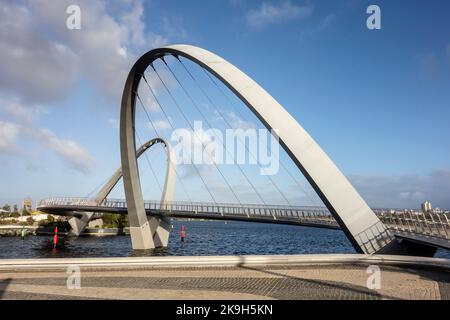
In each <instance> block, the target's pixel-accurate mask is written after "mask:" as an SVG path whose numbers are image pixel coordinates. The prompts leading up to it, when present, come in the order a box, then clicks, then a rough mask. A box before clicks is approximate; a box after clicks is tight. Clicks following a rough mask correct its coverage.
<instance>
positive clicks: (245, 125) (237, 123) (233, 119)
mask: <svg viewBox="0 0 450 320" xmlns="http://www.w3.org/2000/svg"><path fill="white" fill-rule="evenodd" d="M227 118H228V119H227V121H228V123H230V125H231V127H232V128H233V129H244V130H246V129H256V125H255V124H254V123H253V122H250V121H246V120H243V119H241V118H240V117H239V116H238V115H236V114H235V113H234V112H229V113H228V115H227Z"/></svg>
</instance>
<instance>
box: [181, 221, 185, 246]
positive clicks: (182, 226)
mask: <svg viewBox="0 0 450 320" xmlns="http://www.w3.org/2000/svg"><path fill="white" fill-rule="evenodd" d="M185 236H186V233H185V231H184V225H181V242H184V237H185Z"/></svg>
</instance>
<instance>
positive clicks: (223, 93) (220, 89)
mask: <svg viewBox="0 0 450 320" xmlns="http://www.w3.org/2000/svg"><path fill="white" fill-rule="evenodd" d="M175 57H176V58H177V59H178V60H179V61H180V63H181V64H182V65H183V66H184V63H183V62H182V61H181V60H180V59H179V57H178V56H175ZM184 67H185V66H184ZM185 68H186V67H185ZM200 68H201V69H202V70H203V72H204V73H205V74H206V76H207V77H208V78H209V80H210V81H211V82H212V83H213V84H214V86H215V87H216V88H217V89H218V91H219V92H220V93H221V94H222V95H223V96H224V97H225V99H226V100H227V101H228V103H229V104H230V106H232V107H233V109H234V110H236V111H237V113H238V115H239V117H241V118H242V119H245V117H244V116H243V114H242V113H241V111H240V109H239V108H236V107H235V105H234V103H233V102H232V101H231V99H230V97H228V95H227V94H226V93H225V92H224V91H223V90H222V88H221V87H220V86H219V85H218V84H217V82H216V81H215V80H214V78H213V77H212V76H211V75H210V74H209V72H208V71H207V70H206V69H205V68H204V67H203V66H200ZM280 164H281V167H282V168H283V169H284V170H285V171H286V173H287V174H288V175H289V177H290V178H291V179H292V180H293V181H294V183H295V184H297V186H299V187H300V189H301V190H302V191H303V193H304V194H305V195H306V197H307V198H308V199H309V201H311V203H313V204H315V205H317V201H315V200H314V199H313V198H312V197H311V195H310V194H309V193H308V192H307V191H306V189H305V187H304V186H303V185H302V184H301V183H300V182H299V181H298V180H297V179H296V178H295V176H294V175H293V173H292V172H291V171H290V170H289V168H287V166H286V165H285V164H284V163H283V161H282V159H280Z"/></svg>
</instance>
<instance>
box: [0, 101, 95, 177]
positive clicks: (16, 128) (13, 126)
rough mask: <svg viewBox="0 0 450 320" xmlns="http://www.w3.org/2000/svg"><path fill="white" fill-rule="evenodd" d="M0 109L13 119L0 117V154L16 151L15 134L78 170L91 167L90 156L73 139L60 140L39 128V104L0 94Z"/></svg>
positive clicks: (86, 170) (89, 169) (87, 169)
mask: <svg viewBox="0 0 450 320" xmlns="http://www.w3.org/2000/svg"><path fill="white" fill-rule="evenodd" d="M0 110H2V111H4V112H6V113H7V114H9V115H11V116H13V117H14V118H15V119H16V121H17V122H15V123H13V122H5V121H0V154H2V153H17V151H18V150H19V149H20V147H19V146H18V144H17V138H18V137H19V136H26V137H27V138H28V139H29V140H31V141H37V142H39V143H41V144H42V145H43V146H44V147H46V148H48V149H50V150H52V151H54V152H55V153H56V154H57V155H58V156H59V157H61V158H62V159H63V160H64V161H65V162H66V163H68V164H69V166H70V167H71V168H73V169H75V170H78V171H80V172H82V173H85V174H87V173H89V172H90V171H91V169H92V166H93V163H94V160H93V157H92V156H91V155H90V154H89V153H88V152H87V151H86V150H85V149H84V148H83V147H82V146H81V145H80V144H78V143H77V142H75V141H73V140H63V139H60V138H58V137H57V136H56V134H55V133H53V132H52V131H50V130H49V129H46V128H39V127H37V126H36V124H35V121H36V119H37V118H38V116H39V115H40V113H41V112H42V111H41V110H40V109H39V108H36V107H31V106H27V105H24V104H22V103H21V102H20V101H19V100H17V99H6V98H3V97H1V96H0Z"/></svg>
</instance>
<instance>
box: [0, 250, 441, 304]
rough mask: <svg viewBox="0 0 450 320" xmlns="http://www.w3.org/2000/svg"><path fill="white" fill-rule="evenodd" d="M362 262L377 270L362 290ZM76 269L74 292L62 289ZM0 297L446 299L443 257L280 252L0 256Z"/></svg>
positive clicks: (364, 272)
mask: <svg viewBox="0 0 450 320" xmlns="http://www.w3.org/2000/svg"><path fill="white" fill-rule="evenodd" d="M368 265H376V266H378V267H379V268H380V271H381V274H380V275H381V278H380V288H379V289H369V288H368V287H367V279H368V277H369V276H370V274H368V273H367V266H368ZM69 266H72V267H73V266H79V267H80V270H81V272H80V273H81V278H80V289H69V288H68V287H67V279H68V276H69V274H68V273H67V267H69ZM0 298H1V299H200V300H205V299H358V300H359V299H445V300H448V299H450V260H448V259H436V258H419V257H404V256H381V255H357V254H349V255H342V254H338V255H279V256H201V257H130V258H85V259H84V258H80V259H58V258H55V259H21V260H0Z"/></svg>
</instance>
